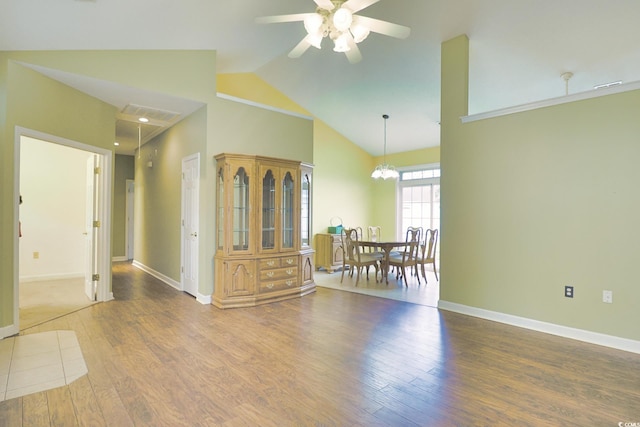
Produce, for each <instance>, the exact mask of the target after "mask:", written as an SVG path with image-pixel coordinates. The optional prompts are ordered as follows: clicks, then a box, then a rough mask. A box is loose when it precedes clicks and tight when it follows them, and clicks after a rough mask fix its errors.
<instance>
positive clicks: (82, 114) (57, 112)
mask: <svg viewBox="0 0 640 427" xmlns="http://www.w3.org/2000/svg"><path fill="white" fill-rule="evenodd" d="M16 56H17V57H20V55H19V54H14V53H7V52H0V82H2V83H0V87H3V88H4V89H5V90H4V92H0V98H2V100H1V101H0V104H4V105H5V107H6V108H5V109H3V110H0V111H1V112H2V113H3V114H2V124H3V128H2V129H0V131H1V132H0V150H1V151H0V152H1V154H2V156H1V159H2V160H1V162H2V167H1V169H2V183H1V184H0V187H1V188H2V193H1V194H0V195H1V197H2V205H1V207H0V215H1V217H0V218H1V220H0V245H1V248H2V251H1V252H2V257H0V267H1V268H0V296H1V299H0V329H1V328H3V327H8V326H10V325H12V324H13V317H14V310H13V304H14V279H15V276H16V274H17V271H16V270H15V268H14V263H15V260H16V258H15V254H16V248H17V246H14V245H17V241H16V240H15V237H14V236H15V221H16V215H17V210H16V209H15V203H14V202H15V201H16V200H17V195H16V194H15V191H14V187H15V172H16V165H15V162H14V159H15V149H14V147H15V145H14V140H15V134H14V130H15V127H16V126H20V127H24V128H28V129H32V130H37V131H40V132H44V133H47V134H52V135H56V136H59V137H62V138H66V139H69V140H73V141H78V142H82V143H86V144H89V145H94V146H97V147H101V148H104V149H112V147H113V141H114V137H115V113H116V111H115V108H114V107H112V106H110V105H107V104H105V103H103V102H101V101H99V100H97V99H94V98H91V97H89V96H86V95H85V94H83V93H81V92H78V91H76V90H74V89H72V88H70V87H68V86H65V85H63V84H61V83H59V82H57V81H55V80H51V79H49V78H47V77H44V76H42V75H41V74H39V73H37V72H35V71H32V70H31V69H29V68H26V67H24V66H23V65H21V64H19V63H17V62H15V61H14V60H13V59H14V57H16ZM109 283H110V282H109Z"/></svg>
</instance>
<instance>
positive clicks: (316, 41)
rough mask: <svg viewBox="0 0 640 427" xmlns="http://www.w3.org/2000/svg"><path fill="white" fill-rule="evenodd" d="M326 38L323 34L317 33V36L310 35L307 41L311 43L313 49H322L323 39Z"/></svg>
mask: <svg viewBox="0 0 640 427" xmlns="http://www.w3.org/2000/svg"><path fill="white" fill-rule="evenodd" d="M323 38H324V37H323V36H322V33H320V32H317V33H315V34H308V35H307V37H306V39H307V42H309V44H310V45H311V46H313V47H315V48H316V49H321V48H322V39H323Z"/></svg>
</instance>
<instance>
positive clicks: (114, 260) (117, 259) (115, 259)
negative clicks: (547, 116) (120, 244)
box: [111, 256, 129, 262]
mask: <svg viewBox="0 0 640 427" xmlns="http://www.w3.org/2000/svg"><path fill="white" fill-rule="evenodd" d="M122 261H129V260H128V259H127V257H126V256H114V257H112V258H111V262H122Z"/></svg>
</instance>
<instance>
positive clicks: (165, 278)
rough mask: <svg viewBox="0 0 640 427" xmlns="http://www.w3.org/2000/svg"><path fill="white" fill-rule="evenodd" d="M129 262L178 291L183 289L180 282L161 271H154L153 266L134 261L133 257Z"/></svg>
mask: <svg viewBox="0 0 640 427" xmlns="http://www.w3.org/2000/svg"><path fill="white" fill-rule="evenodd" d="M131 264H132V265H133V266H134V267H137V268H139V269H140V270H142V271H144V272H145V273H149V274H150V275H152V276H153V277H155V278H156V279H158V280H161V281H163V282H164V283H166V284H167V285H169V286H171V287H172V288H175V289H177V290H179V291H182V290H183V289H182V287H181V285H180V282H176V281H175V280H173V279H172V278H171V277H169V276H165V275H164V274H162V273H160V272H158V271H155V270H154V269H153V268H150V267H147V266H146V265H144V264H142V263H140V262H138V261H136V260H135V259H134V260H133V262H132V263H131Z"/></svg>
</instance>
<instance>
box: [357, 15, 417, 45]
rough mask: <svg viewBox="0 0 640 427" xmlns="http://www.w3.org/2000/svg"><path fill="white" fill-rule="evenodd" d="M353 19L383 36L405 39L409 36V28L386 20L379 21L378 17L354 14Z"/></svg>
mask: <svg viewBox="0 0 640 427" xmlns="http://www.w3.org/2000/svg"><path fill="white" fill-rule="evenodd" d="M353 18H354V21H356V18H357V21H356V22H357V23H358V24H362V25H364V26H365V27H367V28H368V29H369V30H370V31H373V32H374V33H378V34H384V35H385V36H390V37H395V38H398V39H406V38H407V37H409V33H410V32H411V28H409V27H405V26H404V25H398V24H393V23H391V22H387V21H381V20H379V19H374V18H368V17H366V16H359V15H358V16H354V17H353Z"/></svg>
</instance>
